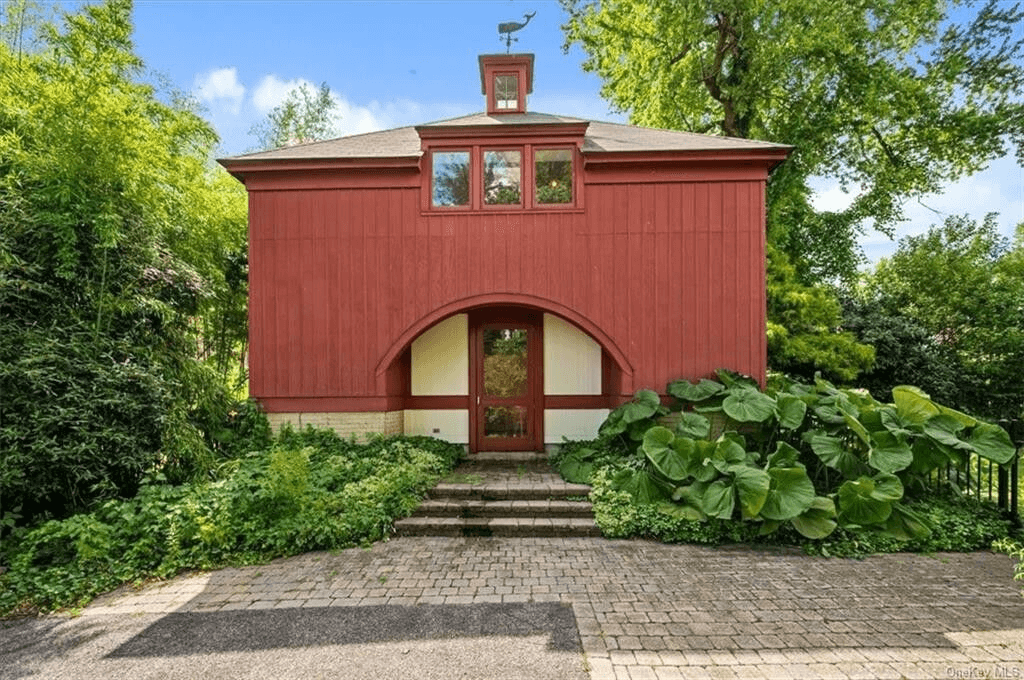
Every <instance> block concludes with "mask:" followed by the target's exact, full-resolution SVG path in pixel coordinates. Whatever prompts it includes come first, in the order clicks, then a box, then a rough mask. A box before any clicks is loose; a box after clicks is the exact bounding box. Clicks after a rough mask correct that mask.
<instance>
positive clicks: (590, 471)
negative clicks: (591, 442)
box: [558, 449, 594, 484]
mask: <svg viewBox="0 0 1024 680" xmlns="http://www.w3.org/2000/svg"><path fill="white" fill-rule="evenodd" d="M593 455H594V451H593V449H578V450H576V451H573V452H571V453H569V454H568V455H567V456H565V458H563V459H562V463H561V464H560V465H559V466H558V472H559V473H560V474H561V475H562V477H563V478H564V479H565V480H566V481H568V482H572V483H573V484H590V482H591V480H592V479H593V476H594V463H593V461H591V460H589V459H590V458H592V457H593Z"/></svg>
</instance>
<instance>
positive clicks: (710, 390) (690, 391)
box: [667, 379, 725, 403]
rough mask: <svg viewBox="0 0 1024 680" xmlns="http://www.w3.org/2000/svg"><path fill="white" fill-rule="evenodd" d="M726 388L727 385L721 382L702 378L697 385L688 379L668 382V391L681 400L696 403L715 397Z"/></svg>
mask: <svg viewBox="0 0 1024 680" xmlns="http://www.w3.org/2000/svg"><path fill="white" fill-rule="evenodd" d="M724 389H725V385H722V384H721V383H717V382H715V381H714V380H707V379H701V381H700V382H699V383H697V384H696V385H695V384H693V383H691V382H690V381H688V380H674V381H672V382H670V383H669V384H668V388H667V391H668V393H669V394H670V395H672V396H673V397H675V398H676V399H679V400H680V401H685V402H690V403H695V402H698V401H704V400H705V399H708V398H709V397H713V396H714V395H716V394H718V393H719V392H721V391H722V390H724Z"/></svg>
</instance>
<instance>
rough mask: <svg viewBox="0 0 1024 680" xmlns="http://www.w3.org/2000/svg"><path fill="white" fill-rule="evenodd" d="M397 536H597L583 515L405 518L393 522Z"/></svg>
mask: <svg viewBox="0 0 1024 680" xmlns="http://www.w3.org/2000/svg"><path fill="white" fill-rule="evenodd" d="M395 531H396V532H397V533H398V535H399V536H502V537H520V538H523V537H530V538H549V537H560V536H566V537H568V536H572V537H583V536H600V535H601V531H600V529H598V528H597V524H595V523H594V520H592V519H589V518H585V517H468V518H463V517H407V518H405V519H400V520H398V521H397V522H395Z"/></svg>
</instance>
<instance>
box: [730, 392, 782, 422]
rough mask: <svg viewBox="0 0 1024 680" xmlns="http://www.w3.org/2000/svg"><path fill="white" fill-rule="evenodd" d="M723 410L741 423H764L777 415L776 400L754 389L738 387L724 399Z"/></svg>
mask: <svg viewBox="0 0 1024 680" xmlns="http://www.w3.org/2000/svg"><path fill="white" fill-rule="evenodd" d="M722 410H724V411H725V414H726V415H727V416H729V417H730V418H732V419H733V420H735V421H737V422H740V423H763V422H765V421H766V420H768V419H770V418H771V417H772V416H773V415H775V400H774V399H772V398H771V397H769V396H768V395H766V394H764V393H762V392H758V391H757V390H752V389H738V390H734V391H732V392H730V393H729V395H728V396H727V397H726V398H725V399H724V400H723V401H722Z"/></svg>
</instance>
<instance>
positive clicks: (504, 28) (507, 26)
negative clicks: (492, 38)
mask: <svg viewBox="0 0 1024 680" xmlns="http://www.w3.org/2000/svg"><path fill="white" fill-rule="evenodd" d="M536 14H537V13H536V12H534V13H533V14H524V15H523V16H524V17H526V21H524V22H523V23H519V22H518V21H505V22H503V23H500V24H498V40H504V41H505V52H506V53H507V52H511V51H512V43H514V42H519V38H513V37H512V34H513V33H515V32H516V31H519V30H522V29H523V28H524V27H525V26H526V24H528V23H530V19H532V18H533V17H534V15H536ZM502 33H504V35H501V34H502Z"/></svg>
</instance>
